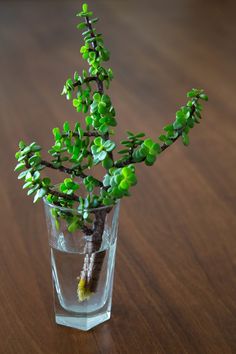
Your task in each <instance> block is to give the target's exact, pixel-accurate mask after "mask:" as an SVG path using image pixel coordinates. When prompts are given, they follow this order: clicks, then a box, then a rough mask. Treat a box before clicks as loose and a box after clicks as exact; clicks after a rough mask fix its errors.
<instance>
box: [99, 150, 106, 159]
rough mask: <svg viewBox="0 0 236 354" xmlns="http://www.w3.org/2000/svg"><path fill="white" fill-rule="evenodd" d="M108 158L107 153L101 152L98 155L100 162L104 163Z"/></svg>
mask: <svg viewBox="0 0 236 354" xmlns="http://www.w3.org/2000/svg"><path fill="white" fill-rule="evenodd" d="M106 157H107V152H106V151H101V152H100V153H99V154H98V155H97V158H98V160H99V161H103V160H104V159H105V158H106Z"/></svg>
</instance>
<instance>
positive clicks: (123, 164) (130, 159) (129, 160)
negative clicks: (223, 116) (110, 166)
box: [115, 106, 196, 168]
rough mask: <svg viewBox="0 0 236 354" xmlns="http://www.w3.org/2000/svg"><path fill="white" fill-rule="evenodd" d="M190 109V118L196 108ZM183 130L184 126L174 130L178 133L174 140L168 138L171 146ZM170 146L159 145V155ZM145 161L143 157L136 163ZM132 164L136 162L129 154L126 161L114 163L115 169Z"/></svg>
mask: <svg viewBox="0 0 236 354" xmlns="http://www.w3.org/2000/svg"><path fill="white" fill-rule="evenodd" d="M191 108H192V110H191V116H193V115H194V113H195V110H196V108H195V106H192V107H191ZM185 128H186V126H184V127H182V128H181V129H178V130H177V129H176V132H178V135H177V137H176V138H169V140H171V141H172V144H173V143H174V142H175V141H176V140H178V138H179V137H180V136H181V135H182V133H183V132H184V130H185ZM172 144H166V143H163V144H161V145H160V150H161V151H160V153H162V152H163V151H165V150H166V149H167V148H168V147H169V146H171V145H172ZM131 152H132V154H133V152H134V151H132V150H131ZM145 159H146V157H144V158H143V159H142V160H140V161H138V163H140V162H143V161H145ZM132 163H137V161H135V160H134V159H133V156H132V155H131V154H130V157H129V158H128V159H127V160H125V161H121V162H118V163H115V167H117V168H121V167H125V166H128V165H130V164H132Z"/></svg>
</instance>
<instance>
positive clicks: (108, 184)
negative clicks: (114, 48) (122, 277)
mask: <svg viewBox="0 0 236 354" xmlns="http://www.w3.org/2000/svg"><path fill="white" fill-rule="evenodd" d="M76 16H78V17H80V18H81V20H82V21H81V22H80V23H79V24H78V25H77V28H78V29H79V30H82V31H83V33H82V36H83V39H84V43H83V45H82V47H81V49H80V53H81V54H82V57H83V59H84V60H85V61H87V63H88V66H89V68H88V70H83V71H82V73H81V74H79V73H78V72H77V71H76V72H75V73H74V75H73V77H70V78H68V79H67V80H66V82H65V85H64V87H63V90H62V95H65V96H66V98H67V100H69V101H71V102H72V104H73V106H74V108H75V110H76V112H78V113H79V114H83V115H84V121H82V120H81V119H79V121H78V122H76V124H75V126H71V125H70V124H69V122H68V121H66V122H65V123H64V124H63V127H62V128H61V129H60V128H54V129H53V136H54V143H53V145H52V147H51V149H50V150H49V151H48V153H49V155H50V159H49V160H45V159H44V158H43V157H42V154H41V150H42V149H41V146H40V145H38V144H37V143H35V142H33V143H31V144H27V143H25V142H24V141H20V143H19V151H18V152H17V153H16V159H17V161H18V164H17V166H16V168H15V170H16V171H17V172H18V171H19V172H20V174H19V176H18V178H19V179H22V180H24V185H23V189H28V192H27V194H28V195H33V196H34V203H35V202H37V201H38V200H39V199H42V198H45V199H46V200H47V202H49V203H50V204H52V205H53V206H55V207H53V208H52V214H53V217H54V219H55V224H56V226H57V227H58V228H59V226H60V223H61V222H62V221H63V222H65V223H66V225H67V226H66V227H67V230H68V232H69V233H74V232H77V231H78V230H79V231H80V232H82V233H84V234H85V235H89V236H91V237H90V241H87V247H86V255H85V260H84V267H83V269H82V270H81V274H80V277H79V280H78V298H79V301H84V300H86V299H88V298H89V297H90V296H91V294H92V293H94V292H95V291H96V287H97V282H98V279H99V273H100V271H101V267H102V262H103V257H104V253H101V254H99V253H97V252H96V251H98V250H99V248H100V247H101V243H102V237H103V232H104V225H105V220H106V215H107V213H109V212H110V211H111V210H112V207H113V206H114V205H115V204H116V203H117V201H118V200H120V199H122V198H123V197H127V196H129V195H130V191H131V188H132V187H133V186H134V185H136V184H137V177H136V173H135V169H136V165H137V164H141V163H144V164H145V165H147V166H152V165H153V164H154V163H155V161H156V160H157V159H158V156H159V155H160V154H161V153H162V152H163V151H164V150H166V149H167V148H168V147H169V146H171V145H172V144H173V143H174V142H175V141H176V140H177V139H178V138H181V139H182V142H183V144H184V145H186V146H187V145H188V144H189V132H190V130H191V129H192V128H193V127H194V126H195V125H196V124H198V123H199V122H200V120H201V117H202V114H201V111H202V105H201V103H200V102H201V100H204V101H207V99H208V98H207V96H206V94H205V93H204V91H203V90H201V89H192V90H191V91H189V92H188V93H187V97H188V100H187V103H186V104H185V105H184V106H182V107H181V108H180V109H179V110H178V111H177V113H176V117H175V119H174V121H173V122H172V123H171V124H168V125H166V126H165V127H164V129H163V133H162V134H161V135H159V136H158V137H157V138H156V139H152V138H149V137H146V136H145V134H144V133H143V132H130V131H128V132H127V137H126V138H125V139H124V140H122V141H121V142H120V144H118V143H117V142H115V139H114V135H115V133H114V127H115V126H116V125H117V120H116V111H115V108H114V107H113V105H112V101H111V98H110V96H109V95H108V94H107V90H108V89H109V86H110V83H111V81H112V80H113V71H112V69H111V68H107V67H105V66H104V63H105V62H107V61H108V60H109V58H110V53H109V51H108V49H107V48H106V47H105V45H104V42H103V38H102V34H101V33H98V32H97V30H96V29H95V27H94V25H95V23H96V22H97V21H98V18H94V16H93V13H92V12H91V11H90V10H89V9H88V6H87V4H83V5H82V11H80V12H79V13H77V15H76ZM114 153H116V154H114ZM117 156H118V157H117ZM98 165H100V166H101V167H102V168H103V170H104V172H103V178H101V179H99V178H98V177H96V175H97V174H96V167H97V166H98ZM47 169H53V170H56V171H59V172H62V173H64V174H67V175H68V176H67V178H65V179H64V180H63V181H62V182H61V183H60V184H59V185H55V184H53V182H52V181H51V179H50V178H48V177H47V176H45V175H44V177H43V176H42V173H45V172H46V170H47ZM82 186H83V187H84V189H85V190H86V195H83V194H82V193H80V191H81V189H82ZM58 207H60V208H58ZM101 207H105V208H101ZM74 211H76V212H74ZM88 264H89V267H88ZM88 269H90V272H88Z"/></svg>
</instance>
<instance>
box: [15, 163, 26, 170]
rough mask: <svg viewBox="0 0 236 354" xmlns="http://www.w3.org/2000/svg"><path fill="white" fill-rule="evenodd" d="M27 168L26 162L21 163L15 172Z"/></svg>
mask: <svg viewBox="0 0 236 354" xmlns="http://www.w3.org/2000/svg"><path fill="white" fill-rule="evenodd" d="M24 168H25V163H24V162H20V163H18V164H17V165H16V167H15V169H14V171H21V170H23V169H24Z"/></svg>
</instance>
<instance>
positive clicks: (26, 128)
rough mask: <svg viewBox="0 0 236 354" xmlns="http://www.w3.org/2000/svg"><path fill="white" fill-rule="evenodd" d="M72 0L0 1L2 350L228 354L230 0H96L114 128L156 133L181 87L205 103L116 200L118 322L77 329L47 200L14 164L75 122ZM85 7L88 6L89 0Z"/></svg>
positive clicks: (235, 254) (232, 299) (234, 270)
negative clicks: (57, 281)
mask: <svg viewBox="0 0 236 354" xmlns="http://www.w3.org/2000/svg"><path fill="white" fill-rule="evenodd" d="M79 3H80V2H78V1H77V2H76V1H57V2H56V1H1V2H0V10H1V11H0V23H1V25H0V53H1V54H0V80H1V81H0V119H1V126H0V129H1V138H0V144H1V146H0V161H1V184H0V195H1V204H0V214H1V238H0V243H1V244H0V300H1V306H0V319H1V325H0V353H2V354H12V353H14V354H15V353H17V354H36V353H44V354H53V353H58V354H60V353H63V354H67V353H70V354H73V353H79V354H83V353H84V354H90V353H91V354H94V353H102V354H103V353H108V354H112V353H122V354H125V353H129V354H133V353H135V354H136V353H143V354H152V353H168V354H173V353H178V354H182V353H189V354H194V353H200V354H205V353H212V354H227V353H236V282H235V275H236V237H235V236H236V235H235V230H236V221H235V220H236V219H235V211H236V204H235V197H236V195H235V182H236V178H235V174H236V166H235V158H236V148H235V147H236V138H235V136H236V133H235V114H236V108H235V102H236V99H235V94H236V92H235V82H236V77H235V55H236V50H235V34H236V33H235V11H236V6H235V2H233V1H227V2H223V1H207V2H206V1H203V0H199V1H193V0H189V1H184V0H178V1H175V0H172V1H170V0H165V1H161V0H158V1H157V0H147V1H145V2H143V1H135V0H131V1H124V0H119V1H108V0H107V1H105V0H102V1H98V2H95V4H94V5H93V8H94V10H95V12H96V14H97V15H98V16H100V17H101V19H102V21H101V22H100V23H99V26H98V27H99V30H101V32H102V33H104V35H105V39H106V44H107V46H108V47H109V48H110V49H111V52H112V57H111V61H110V65H111V67H113V68H114V72H115V80H114V82H113V84H112V89H111V91H110V93H111V96H112V98H113V102H114V105H115V106H116V110H117V116H118V120H119V126H118V128H117V132H118V137H119V138H120V137H122V136H124V134H125V131H126V129H130V130H133V131H137V132H139V131H140V130H141V131H142V130H143V131H145V132H146V133H147V135H149V136H151V137H152V138H156V137H157V136H158V135H159V133H160V132H161V129H162V126H164V125H166V124H167V123H169V122H171V121H172V120H173V119H174V116H175V111H176V109H177V108H178V107H179V106H180V105H182V104H184V102H185V93H186V91H187V90H189V89H190V88H192V87H195V86H196V87H203V88H204V89H205V90H206V91H207V93H208V94H209V97H210V101H209V103H207V104H205V108H204V116H205V119H204V120H203V121H202V123H201V124H200V125H199V126H198V127H196V128H195V129H194V131H193V132H192V133H191V146H190V147H189V148H188V149H186V148H184V147H183V145H182V144H181V142H177V143H175V145H174V146H173V147H171V148H170V149H169V150H168V151H166V152H165V153H163V155H162V156H161V157H160V158H159V159H158V162H157V163H156V165H155V166H154V167H152V168H148V167H145V166H140V167H139V168H138V177H139V184H138V186H137V187H136V188H135V189H133V196H132V198H129V199H128V198H127V200H124V201H123V203H122V211H121V218H120V232H119V244H118V253H117V266H116V276H115V288H114V297H113V300H114V301H113V315H112V319H111V320H110V321H109V322H107V323H104V324H103V325H101V326H100V327H98V328H96V329H94V330H92V331H91V332H88V333H84V332H80V331H77V330H73V329H69V328H64V327H60V326H57V325H56V324H55V323H54V318H53V306H52V304H53V300H52V289H51V275H50V263H49V254H48V245H47V232H46V225H45V221H44V214H43V208H42V204H38V205H36V206H32V200H31V199H30V198H28V199H27V198H26V197H25V192H24V191H22V189H21V183H20V182H19V181H17V179H16V174H14V173H13V168H14V164H15V160H14V152H15V151H16V149H17V142H18V140H19V139H21V138H23V139H25V140H27V141H28V142H31V141H33V140H36V141H38V142H40V143H41V144H43V145H44V146H45V147H46V148H48V147H49V146H50V143H52V137H51V135H50V130H51V129H52V128H53V127H54V126H58V125H61V124H62V123H63V121H65V120H67V119H69V120H71V121H73V122H74V121H76V120H77V119H81V116H79V115H77V114H76V112H75V111H74V109H73V107H72V106H71V104H70V103H68V102H66V100H65V99H64V98H62V97H61V96H60V90H61V88H62V85H63V83H64V81H65V79H67V78H68V77H69V76H71V74H72V73H73V72H74V71H75V70H76V69H77V70H81V69H82V68H83V67H84V66H85V65H86V63H84V62H82V61H81V59H80V54H79V48H80V45H81V43H82V42H81V37H80V33H78V32H77V30H76V29H75V25H76V23H77V20H76V18H75V17H74V14H75V11H76V9H77V7H78V6H80V4H79ZM91 3H92V2H91Z"/></svg>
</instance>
